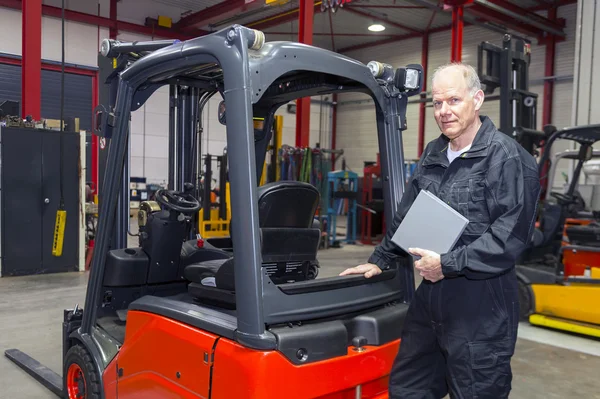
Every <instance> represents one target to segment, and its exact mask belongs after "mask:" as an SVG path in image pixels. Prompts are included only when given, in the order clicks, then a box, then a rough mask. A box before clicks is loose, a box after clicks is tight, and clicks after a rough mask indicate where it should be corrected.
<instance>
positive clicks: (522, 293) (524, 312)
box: [517, 278, 533, 321]
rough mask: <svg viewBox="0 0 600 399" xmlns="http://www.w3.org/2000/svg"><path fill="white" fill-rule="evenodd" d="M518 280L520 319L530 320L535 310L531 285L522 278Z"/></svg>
mask: <svg viewBox="0 0 600 399" xmlns="http://www.w3.org/2000/svg"><path fill="white" fill-rule="evenodd" d="M517 281H518V287H519V320H520V321H528V320H529V315H530V314H531V313H532V312H533V301H532V297H531V295H532V292H531V287H530V286H529V284H527V283H526V282H525V281H523V280H522V279H520V278H518V279H517Z"/></svg>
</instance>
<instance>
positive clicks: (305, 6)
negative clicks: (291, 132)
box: [296, 0, 315, 147]
mask: <svg viewBox="0 0 600 399" xmlns="http://www.w3.org/2000/svg"><path fill="white" fill-rule="evenodd" d="M314 7H315V6H314V1H313V0H300V15H299V19H298V42H300V43H304V44H310V45H312V42H313V17H314ZM309 142H310V97H303V98H299V99H298V100H297V102H296V147H308V146H309Z"/></svg>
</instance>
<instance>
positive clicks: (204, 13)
mask: <svg viewBox="0 0 600 399" xmlns="http://www.w3.org/2000/svg"><path fill="white" fill-rule="evenodd" d="M264 6H265V4H264V1H262V0H225V1H223V2H221V3H218V4H215V5H214V6H211V7H207V8H205V9H203V10H200V11H197V12H195V13H193V14H190V15H188V16H186V17H183V18H181V19H180V20H179V21H178V22H177V23H175V25H174V28H175V29H182V30H188V29H190V28H194V27H197V28H199V27H202V26H206V25H212V24H216V23H218V22H219V21H223V20H226V19H228V18H231V17H234V16H236V15H238V14H241V13H243V12H247V11H251V10H255V9H258V8H261V7H264Z"/></svg>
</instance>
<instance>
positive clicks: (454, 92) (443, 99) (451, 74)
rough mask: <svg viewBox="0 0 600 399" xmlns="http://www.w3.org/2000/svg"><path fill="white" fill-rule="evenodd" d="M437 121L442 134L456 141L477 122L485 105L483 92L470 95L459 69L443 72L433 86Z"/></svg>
mask: <svg viewBox="0 0 600 399" xmlns="http://www.w3.org/2000/svg"><path fill="white" fill-rule="evenodd" d="M432 94H433V109H434V116H435V120H436V122H437V124H438V126H439V127H440V130H441V131H442V133H443V134H444V135H445V136H446V137H448V138H449V139H450V140H454V139H456V138H457V137H459V136H460V135H461V134H463V133H464V132H465V130H467V129H468V128H469V127H470V126H473V124H474V123H475V122H476V119H477V118H478V117H479V115H478V112H479V109H480V108H481V104H482V103H483V92H482V91H481V90H480V91H478V92H477V93H476V94H475V95H474V96H472V95H471V94H470V93H469V90H468V89H467V84H466V81H465V78H464V77H463V75H462V71H461V70H459V69H454V68H449V69H447V70H445V71H442V72H441V73H440V74H439V75H438V76H437V77H436V79H435V81H434V82H433V85H432Z"/></svg>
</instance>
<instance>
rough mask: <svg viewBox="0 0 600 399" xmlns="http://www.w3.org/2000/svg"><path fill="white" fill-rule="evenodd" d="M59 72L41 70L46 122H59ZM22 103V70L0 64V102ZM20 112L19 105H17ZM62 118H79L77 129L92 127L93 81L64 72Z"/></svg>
mask: <svg viewBox="0 0 600 399" xmlns="http://www.w3.org/2000/svg"><path fill="white" fill-rule="evenodd" d="M60 85H61V73H60V72H56V71H48V70H42V99H41V113H42V118H45V119H60V93H61V86H60ZM4 100H13V101H19V103H20V102H21V67H20V66H18V65H8V64H0V102H1V101H4ZM19 109H20V104H19ZM64 115H65V118H68V117H74V118H79V128H80V129H82V130H88V131H89V130H90V129H91V128H92V78H91V77H90V76H84V75H76V74H72V73H65V107H64ZM86 142H87V145H86V153H87V155H86V160H87V161H86V162H87V164H88V165H87V167H86V180H88V181H89V180H91V178H92V175H91V159H92V152H91V134H88V136H87V138H86Z"/></svg>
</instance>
